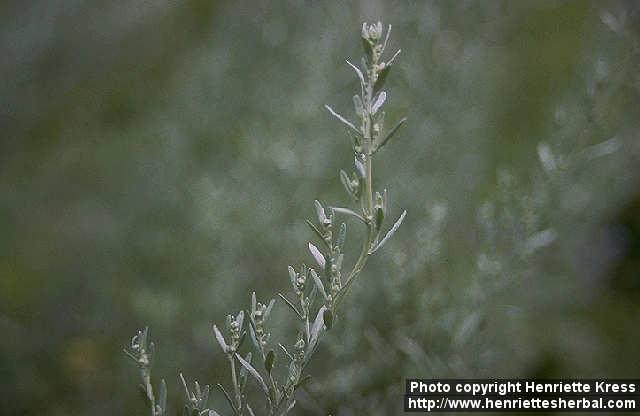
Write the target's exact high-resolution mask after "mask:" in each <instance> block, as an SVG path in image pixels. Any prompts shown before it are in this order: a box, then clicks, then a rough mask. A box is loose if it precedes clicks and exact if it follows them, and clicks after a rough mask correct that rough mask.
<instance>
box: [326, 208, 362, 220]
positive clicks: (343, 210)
mask: <svg viewBox="0 0 640 416" xmlns="http://www.w3.org/2000/svg"><path fill="white" fill-rule="evenodd" d="M332 208H333V210H334V211H335V212H339V213H341V214H347V215H351V216H352V217H356V218H357V219H359V220H360V221H362V222H363V223H365V224H366V223H367V221H366V220H365V219H364V218H362V215H360V214H358V213H357V212H355V211H353V210H351V209H349V208H342V207H332Z"/></svg>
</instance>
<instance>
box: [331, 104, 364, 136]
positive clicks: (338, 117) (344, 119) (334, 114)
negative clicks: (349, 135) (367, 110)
mask: <svg viewBox="0 0 640 416" xmlns="http://www.w3.org/2000/svg"><path fill="white" fill-rule="evenodd" d="M324 108H326V109H327V110H328V111H329V112H330V113H331V115H332V116H334V117H335V118H337V119H338V120H340V121H341V122H343V123H344V124H346V125H347V126H348V127H349V128H350V129H351V130H353V131H355V132H356V133H358V134H359V135H362V133H361V132H360V130H358V129H357V128H356V126H354V125H353V124H352V123H351V122H350V121H349V120H347V119H346V118H344V117H342V116H341V115H340V114H338V113H336V112H335V111H333V108H331V107H329V106H328V105H326V104H325V106H324Z"/></svg>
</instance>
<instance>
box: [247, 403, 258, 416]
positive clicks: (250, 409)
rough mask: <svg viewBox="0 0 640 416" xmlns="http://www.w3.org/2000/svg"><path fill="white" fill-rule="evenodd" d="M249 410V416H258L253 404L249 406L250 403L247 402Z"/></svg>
mask: <svg viewBox="0 0 640 416" xmlns="http://www.w3.org/2000/svg"><path fill="white" fill-rule="evenodd" d="M247 412H249V416H256V414H255V413H253V409H252V408H251V406H249V403H247Z"/></svg>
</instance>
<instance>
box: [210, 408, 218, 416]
mask: <svg viewBox="0 0 640 416" xmlns="http://www.w3.org/2000/svg"><path fill="white" fill-rule="evenodd" d="M209 416H220V413H218V412H216V411H215V410H213V409H209Z"/></svg>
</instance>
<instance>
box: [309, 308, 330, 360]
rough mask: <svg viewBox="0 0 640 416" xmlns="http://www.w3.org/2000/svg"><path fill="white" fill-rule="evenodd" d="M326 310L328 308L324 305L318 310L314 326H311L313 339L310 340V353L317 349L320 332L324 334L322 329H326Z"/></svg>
mask: <svg viewBox="0 0 640 416" xmlns="http://www.w3.org/2000/svg"><path fill="white" fill-rule="evenodd" d="M326 310H327V308H326V307H325V306H324V305H323V306H322V307H321V308H320V309H319V310H318V314H317V315H316V319H315V320H314V321H313V325H312V326H311V338H310V340H309V350H308V351H307V352H308V353H313V351H314V350H315V348H316V345H317V344H318V339H319V337H320V332H322V329H323V327H324V311H326Z"/></svg>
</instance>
